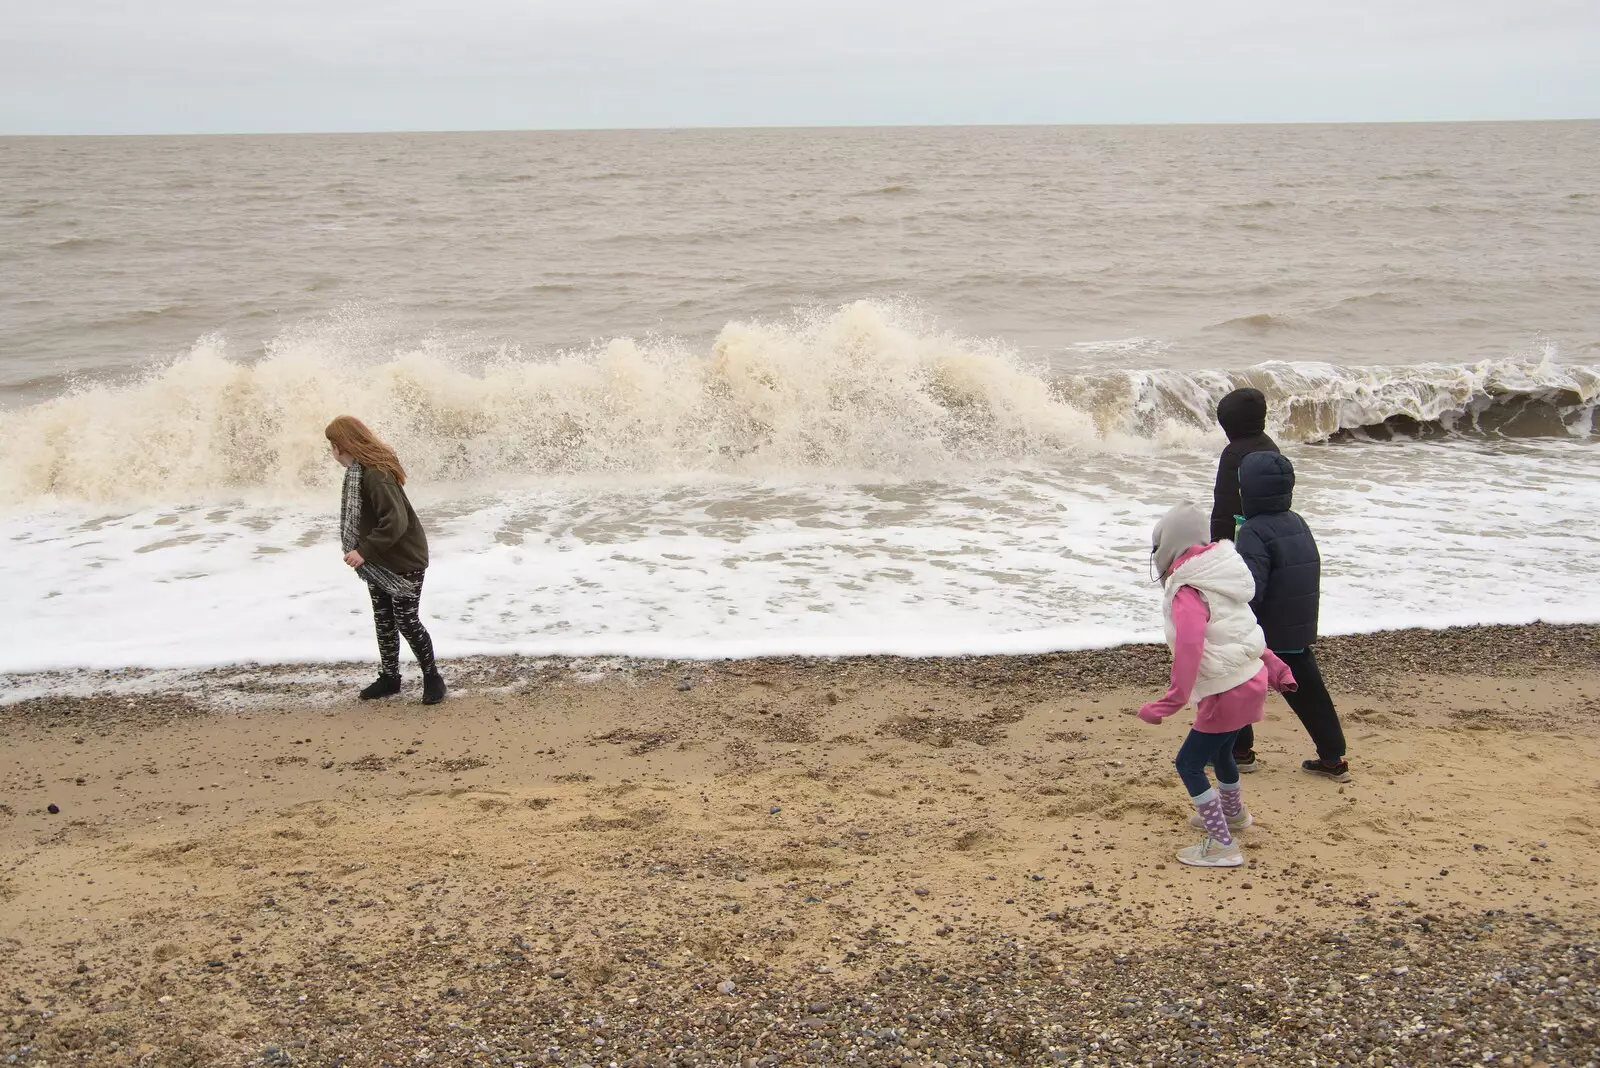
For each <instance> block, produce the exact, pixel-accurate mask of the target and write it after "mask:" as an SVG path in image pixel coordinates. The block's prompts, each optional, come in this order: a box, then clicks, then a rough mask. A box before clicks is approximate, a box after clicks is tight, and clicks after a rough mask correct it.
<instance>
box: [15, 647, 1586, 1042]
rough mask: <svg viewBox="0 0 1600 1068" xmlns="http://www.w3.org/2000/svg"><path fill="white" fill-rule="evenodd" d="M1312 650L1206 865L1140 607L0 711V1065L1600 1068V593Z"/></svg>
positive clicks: (76, 700) (200, 683)
mask: <svg viewBox="0 0 1600 1068" xmlns="http://www.w3.org/2000/svg"><path fill="white" fill-rule="evenodd" d="M1321 655H1322V659H1323V662H1324V670H1325V672H1326V674H1327V676H1328V678H1329V680H1330V685H1331V686H1332V687H1333V689H1334V691H1335V697H1336V700H1337V701H1338V703H1339V706H1340V711H1341V713H1342V715H1343V717H1344V721H1345V728H1346V733H1347V735H1348V737H1349V742H1350V761H1351V765H1352V770H1353V778H1352V781H1351V782H1349V783H1347V784H1338V783H1333V782H1328V781H1324V780H1321V779H1318V778H1315V777H1313V776H1310V775H1308V774H1306V773H1304V772H1302V771H1300V770H1299V762H1300V760H1301V759H1303V758H1304V757H1306V756H1309V755H1311V754H1310V747H1309V744H1308V742H1307V740H1306V738H1305V736H1304V733H1303V731H1302V730H1301V728H1300V727H1299V724H1298V723H1297V722H1296V721H1295V719H1294V717H1293V715H1292V714H1291V713H1290V712H1289V711H1288V709H1287V708H1286V707H1285V706H1284V705H1283V704H1282V703H1281V702H1280V701H1278V700H1277V699H1273V701H1272V702H1271V703H1270V704H1269V709H1268V713H1269V718H1268V721H1267V723H1266V724H1264V725H1263V726H1262V727H1261V728H1259V729H1258V750H1259V752H1260V753H1261V759H1262V763H1263V765H1264V766H1263V768H1262V770H1260V771H1259V772H1257V773H1254V774H1252V775H1250V776H1249V777H1247V778H1246V779H1245V791H1246V798H1247V801H1248V803H1249V804H1250V806H1251V808H1252V810H1253V811H1254V813H1255V815H1256V821H1257V822H1256V825H1255V826H1254V827H1253V828H1251V829H1250V830H1248V831H1245V832H1243V833H1242V835H1241V839H1242V841H1243V842H1244V845H1245V850H1246V855H1247V857H1248V859H1249V864H1248V866H1247V867H1244V868H1238V869H1228V870H1203V871H1202V870H1194V869H1188V868H1184V867H1183V866H1181V865H1179V864H1178V863H1177V862H1176V861H1175V859H1174V857H1173V853H1174V851H1175V850H1176V849H1178V848H1179V847H1181V846H1183V845H1187V844H1190V843H1191V842H1193V841H1194V840H1196V839H1197V837H1198V832H1196V831H1193V830H1192V829H1191V828H1190V827H1189V826H1188V825H1187V823H1186V819H1187V816H1188V813H1189V811H1190V809H1189V807H1188V805H1187V802H1186V800H1185V797H1184V794H1183V791H1182V789H1181V787H1180V786H1179V784H1178V782H1177V779H1176V775H1175V773H1174V772H1173V771H1172V768H1171V758H1172V756H1173V754H1174V753H1175V752H1176V750H1177V747H1178V744H1179V743H1180V742H1181V740H1182V736H1183V732H1184V730H1185V729H1186V726H1187V723H1186V721H1185V722H1174V721H1169V722H1168V723H1167V724H1165V725H1163V726H1161V727H1150V726H1147V725H1145V724H1143V723H1141V722H1139V721H1138V720H1137V719H1136V718H1134V717H1133V716H1132V715H1131V712H1132V710H1133V709H1135V708H1137V707H1138V704H1139V703H1140V701H1142V700H1145V699H1149V698H1150V697H1153V696H1156V695H1157V694H1158V693H1159V690H1160V686H1161V683H1162V680H1163V679H1164V673H1165V667H1166V660H1165V654H1164V652H1163V651H1161V650H1158V649H1151V648H1147V647H1140V648H1129V649H1119V650H1111V651H1107V652H1102V653H1085V654H1061V655H1055V656H1035V657H1017V658H1001V657H985V658H967V659H940V660H901V659H893V658H857V659H841V660H817V659H800V658H794V659H783V660H763V661H729V662H719V663H662V662H650V661H627V660H604V661H568V662H553V661H538V662H530V661H518V660H504V659H502V660H476V661H468V662H458V663H455V664H451V665H449V666H448V671H449V673H450V675H451V677H452V678H453V679H454V680H455V681H456V683H457V692H456V693H455V694H454V695H453V696H452V699H451V700H450V701H449V702H448V703H446V704H444V705H442V706H439V707H437V708H424V707H422V706H421V705H419V704H417V703H416V697H417V694H416V687H417V684H416V680H415V678H414V677H413V678H411V679H409V680H408V691H407V694H406V695H404V696H403V697H402V698H398V699H394V700H390V701H385V702H377V703H372V704H364V703H360V702H357V701H355V700H353V699H352V695H351V692H350V690H349V689H348V687H347V686H346V685H345V684H344V683H343V682H340V684H339V685H338V686H336V687H334V688H332V689H330V685H329V683H328V681H327V676H326V674H323V675H319V674H318V673H317V672H315V671H309V670H308V669H303V668H295V667H282V668H265V669H258V670H253V671H240V670H228V671H217V672H211V673H202V674H200V675H197V676H193V677H191V678H190V679H189V680H188V681H186V682H184V683H183V684H182V685H181V686H178V687H176V688H174V689H171V690H168V691H166V692H156V693H137V694H132V695H128V694H124V693H113V692H110V691H109V690H108V691H107V692H104V693H101V694H98V695H94V696H73V697H45V698H39V699H34V700H27V701H21V702H17V703H13V704H10V705H7V706H4V707H0V732H3V736H4V738H5V739H6V743H7V744H6V749H5V752H4V755H3V757H0V973H3V975H4V980H3V982H0V1063H5V1064H9V1063H17V1064H27V1065H45V1064H96V1065H133V1064H140V1065H257V1064H306V1065H332V1064H391V1065H399V1064H407V1065H414V1064H501V1065H519V1064H520V1065H535V1064H571V1065H580V1064H589V1065H595V1066H599V1065H609V1064H613V1063H614V1064H619V1065H622V1064H708V1065H710V1064H717V1065H722V1064H789V1063H818V1064H844V1063H856V1064H931V1063H943V1064H946V1065H958V1064H1058V1063H1059V1064H1076V1063H1083V1064H1171V1063H1183V1064H1230V1065H1231V1064H1263V1065H1267V1064H1272V1065H1276V1064H1307V1065H1310V1064H1320V1065H1328V1064H1469V1063H1470V1064H1484V1063H1493V1064H1551V1065H1554V1064H1589V1063H1593V1062H1595V1061H1596V1059H1597V1057H1600V1054H1597V1049H1600V1023H1597V1017H1600V996H1597V992H1596V991H1597V985H1600V984H1597V980H1600V965H1597V954H1600V937H1597V934H1600V919H1597V917H1600V848H1597V847H1600V631H1596V630H1595V629H1593V628H1581V627H1561V628H1557V627H1542V626H1536V627H1527V628H1481V629H1473V630H1458V631H1446V632H1439V633H1421V632H1407V633H1404V634H1396V635H1377V636H1372V637H1366V638H1355V639H1338V640H1331V641H1329V642H1327V643H1325V646H1324V647H1322V651H1321ZM356 670H358V669H356V668H354V667H352V668H351V669H350V671H351V672H352V673H353V672H355V671H356ZM138 675H139V673H133V675H132V676H129V677H132V678H134V679H135V680H136V679H137V678H138ZM13 681H15V680H13ZM27 681H28V684H29V685H34V684H37V683H39V682H40V680H38V679H33V680H27ZM46 681H48V680H46ZM113 681H115V683H116V685H123V684H125V683H126V682H127V678H126V677H119V678H118V679H116V680H110V679H109V678H108V680H107V681H106V685H107V686H108V687H109V686H111V685H112V684H113ZM49 805H55V806H56V807H57V808H58V809H59V811H58V812H56V813H51V812H50V811H48V808H47V806H49ZM1491 1054H1492V1055H1493V1056H1492V1057H1491V1056H1490V1055H1491Z"/></svg>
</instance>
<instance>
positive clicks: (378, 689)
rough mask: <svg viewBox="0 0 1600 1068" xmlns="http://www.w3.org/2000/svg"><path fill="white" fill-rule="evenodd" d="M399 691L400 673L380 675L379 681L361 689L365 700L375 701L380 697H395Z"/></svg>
mask: <svg viewBox="0 0 1600 1068" xmlns="http://www.w3.org/2000/svg"><path fill="white" fill-rule="evenodd" d="M399 692H400V676H399V675H379V676H378V681H377V682H374V683H373V684H372V685H371V686H368V687H367V688H366V689H365V690H362V691H361V699H362V700H363V701H375V700H377V699H378V698H380V697H393V696H394V695H395V694H397V693H399Z"/></svg>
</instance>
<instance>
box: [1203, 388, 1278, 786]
mask: <svg viewBox="0 0 1600 1068" xmlns="http://www.w3.org/2000/svg"><path fill="white" fill-rule="evenodd" d="M1217 423H1218V425H1220V426H1221V427H1222V429H1223V431H1224V432H1225V433H1226V434H1227V435H1228V447H1227V448H1225V449H1223V450H1222V459H1221V460H1220V461H1218V463H1217V484H1216V487H1215V489H1214V490H1213V491H1212V495H1211V540H1212V541H1232V540H1233V535H1234V530H1235V528H1236V526H1237V525H1238V524H1239V523H1240V522H1242V521H1243V515H1244V511H1243V509H1242V508H1241V507H1240V504H1239V467H1240V465H1241V464H1243V463H1244V458H1245V457H1246V456H1249V455H1250V454H1251V453H1254V452H1277V451H1278V443H1277V442H1275V441H1273V440H1272V438H1271V437H1269V436H1268V435H1267V398H1266V397H1265V396H1264V395H1263V394H1262V392H1261V391H1260V390H1259V389H1250V388H1248V387H1247V388H1245V389H1236V390H1234V391H1233V392H1232V393H1229V394H1228V395H1227V396H1226V397H1223V398H1222V400H1220V401H1218V402H1217ZM1233 760H1234V763H1236V764H1238V765H1239V770H1240V771H1244V772H1250V771H1254V770H1256V732H1255V728H1254V727H1251V726H1248V725H1247V726H1246V727H1245V728H1244V729H1243V730H1241V731H1240V732H1239V734H1238V736H1237V737H1235V738H1234V740H1233Z"/></svg>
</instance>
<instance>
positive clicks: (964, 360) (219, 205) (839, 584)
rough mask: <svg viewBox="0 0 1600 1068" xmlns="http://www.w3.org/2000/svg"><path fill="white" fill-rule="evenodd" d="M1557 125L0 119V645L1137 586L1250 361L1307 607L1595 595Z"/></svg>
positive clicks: (818, 632) (760, 637)
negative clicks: (344, 430) (608, 127)
mask: <svg viewBox="0 0 1600 1068" xmlns="http://www.w3.org/2000/svg"><path fill="white" fill-rule="evenodd" d="M1597 159H1600V123H1597V122H1551V123H1502V124H1459V125H1416V124H1412V125H1362V126H1338V125H1324V126H1235V127H1229V126H1186V127H999V128H996V127H985V128H892V129H743V130H662V131H607V132H561V133H537V132H530V133H478V134H425V133H415V134H371V135H315V136H252V137H118V138H90V137H62V138H4V139H0V545H3V546H4V548H3V551H0V589H3V590H4V594H5V597H4V603H5V609H4V611H3V612H0V672H9V673H18V672H37V671H44V670H52V669H84V668H92V669H125V668H158V669H159V668H193V667H203V666H206V665H233V664H250V663H326V662H332V661H343V660H352V659H355V660H370V659H372V658H373V656H374V642H373V638H372V634H371V621H370V610H369V606H368V603H367V598H366V595H365V591H364V589H363V587H362V585H361V583H360V582H359V581H358V580H357V579H356V578H355V577H354V576H353V575H352V574H351V573H350V572H349V570H348V569H347V568H345V567H344V566H343V564H342V562H341V559H340V556H341V553H340V550H339V546H338V532H337V527H338V505H339V493H338V487H339V476H340V474H341V472H340V470H339V469H338V468H337V467H336V466H335V465H334V463H333V462H332V461H331V459H330V458H329V456H328V452H327V445H326V442H325V441H324V439H323V436H322V430H323V427H324V425H325V424H326V423H327V421H328V420H329V419H330V418H331V417H332V416H335V415H338V414H341V413H351V414H354V415H357V416H359V417H361V418H362V419H364V420H366V421H367V422H368V423H369V424H370V425H371V426H372V427H373V428H374V429H375V430H376V431H378V432H379V433H380V434H381V435H382V436H383V437H385V438H386V439H387V440H388V441H390V442H391V443H392V444H393V445H394V447H395V448H396V449H397V450H398V452H399V454H400V456H401V458H402V460H403V462H404V464H405V466H406V469H407V471H408V472H409V476H410V481H409V482H408V485H407V488H408V491H409V492H410V494H411V495H412V499H413V501H414V503H415V505H416V507H417V510H418V512H419V513H420V515H421V516H422V520H423V522H424V524H425V525H426V528H427V531H428V536H429V540H430V542H431V545H432V554H433V563H432V566H431V567H430V569H429V572H428V580H427V588H426V595H425V597H424V602H423V614H424V618H425V619H426V620H427V621H428V623H429V626H430V628H431V629H432V631H433V634H434V638H435V642H436V644H437V646H438V648H439V650H440V651H441V653H442V654H443V655H445V656H446V657H465V656H473V655H478V654H525V655H530V656H546V655H570V656H585V657H587V656H611V655H618V656H642V657H669V658H722V657H738V656H753V655H783V654H808V655H847V654H869V653H890V654H903V655H908V656H924V655H941V656H943V655H962V654H986V653H1028V652H1040V651H1048V650H1059V649H1073V648H1086V647H1095V646H1105V645H1112V644H1117V643H1122V642H1127V641H1133V640H1147V639H1156V638H1157V637H1158V636H1159V631H1160V626H1159V611H1160V597H1159V591H1158V590H1157V588H1156V587H1155V586H1154V585H1152V583H1151V581H1150V578H1149V576H1148V573H1147V560H1148V554H1149V530H1150V527H1151V525H1152V524H1153V522H1154V521H1155V519H1156V518H1157V517H1158V516H1159V515H1160V514H1161V513H1162V512H1163V511H1165V510H1166V509H1167V508H1169V507H1171V506H1172V505H1173V504H1174V503H1177V502H1179V501H1183V500H1192V501H1196V502H1198V503H1201V504H1205V505H1208V503H1209V494H1210V487H1211V482H1212V478H1213V476H1214V474H1215V470H1216V464H1217V454H1218V452H1219V451H1220V449H1221V448H1222V446H1223V444H1224V438H1223V435H1222V433H1221V432H1220V430H1218V429H1217V427H1216V426H1215V423H1214V412H1215V405H1216V402H1217V400H1218V399H1219V398H1220V397H1221V396H1222V395H1223V394H1225V393H1226V392H1227V391H1228V390H1230V389H1232V388H1234V387H1237V386H1243V385H1251V386H1255V387H1257V388H1259V389H1261V390H1263V391H1264V392H1265V393H1266V395H1267V397H1268V400H1269V403H1270V406H1271V426H1270V429H1271V432H1272V433H1273V434H1274V435H1276V436H1277V438H1278V440H1279V441H1280V442H1281V443H1282V445H1283V448H1284V451H1285V452H1286V454H1287V455H1288V456H1289V457H1291V459H1292V460H1293V461H1294V463H1295V465H1296V467H1297V470H1298V477H1299V485H1298V489H1297V494H1296V506H1297V508H1298V509H1299V510H1300V511H1301V512H1302V514H1304V515H1305V517H1306V519H1307V520H1308V522H1309V523H1310V525H1311V527H1312V529H1313V530H1314V532H1315V533H1316V536H1317V539H1318V541H1319V543H1320V545H1321V549H1322V554H1323V558H1324V572H1323V602H1322V629H1323V632H1324V633H1327V634H1337V633H1353V632H1371V631H1380V630H1385V629H1391V628H1404V627H1445V626H1451V625H1459V624H1475V623H1521V622H1529V621H1534V620H1546V621H1552V622H1600V597H1597V596H1596V594H1595V591H1594V590H1593V589H1591V587H1590V583H1591V581H1592V576H1593V575H1594V573H1595V560H1596V557H1597V556H1600V524H1597V521H1596V517H1597V515H1600V477H1597V476H1600V448H1597V443H1596V427H1597V421H1596V404H1597V400H1600V185H1597V183H1596V181H1595V169H1594V161H1595V160H1597Z"/></svg>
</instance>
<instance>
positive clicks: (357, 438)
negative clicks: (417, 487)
mask: <svg viewBox="0 0 1600 1068" xmlns="http://www.w3.org/2000/svg"><path fill="white" fill-rule="evenodd" d="M323 433H324V434H326V435H327V437H328V440H329V441H331V442H333V446H334V448H336V449H338V450H339V451H340V452H342V453H346V454H348V455H350V456H354V457H355V458H356V460H357V461H358V462H359V463H360V464H361V466H362V467H375V468H377V469H378V470H379V471H387V472H388V473H389V474H391V475H393V476H394V480H395V481H396V482H398V483H399V484H400V485H402V486H404V485H405V484H406V469H405V468H404V467H401V466H400V457H398V456H396V455H395V453H394V450H393V449H391V448H390V447H389V446H388V445H386V444H385V443H384V442H383V441H382V440H381V439H380V438H379V437H378V435H376V434H374V433H373V432H372V431H371V430H370V429H368V428H367V424H365V423H363V422H362V421H361V420H359V419H357V418H356V417H355V416H353V415H341V416H338V417H337V418H335V419H334V421H333V422H331V423H329V424H328V429H327V430H325V431H323Z"/></svg>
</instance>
